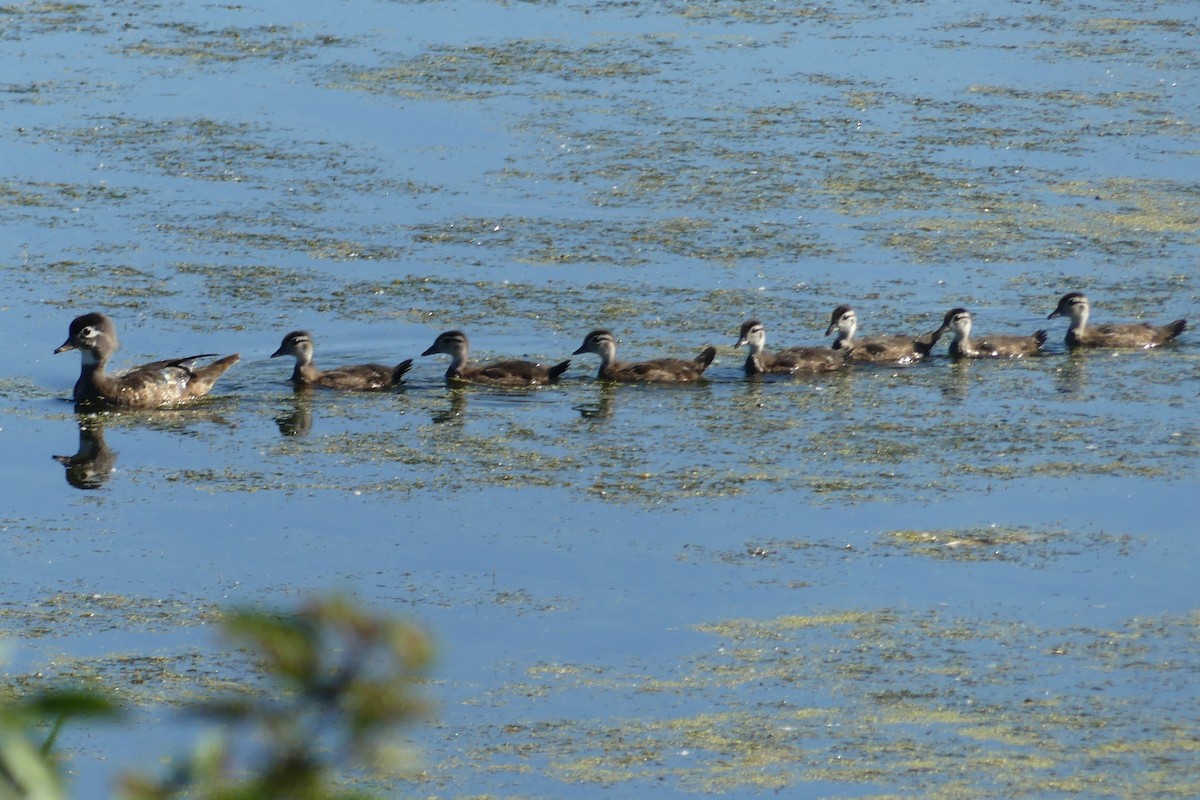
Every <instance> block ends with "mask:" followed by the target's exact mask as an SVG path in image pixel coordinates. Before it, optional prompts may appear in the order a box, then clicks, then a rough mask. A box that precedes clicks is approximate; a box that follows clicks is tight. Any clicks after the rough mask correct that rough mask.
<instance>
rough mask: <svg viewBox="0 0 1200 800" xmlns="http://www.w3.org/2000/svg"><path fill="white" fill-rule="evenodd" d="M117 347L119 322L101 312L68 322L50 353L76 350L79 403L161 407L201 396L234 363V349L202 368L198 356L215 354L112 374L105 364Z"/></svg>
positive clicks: (121, 406) (75, 393)
mask: <svg viewBox="0 0 1200 800" xmlns="http://www.w3.org/2000/svg"><path fill="white" fill-rule="evenodd" d="M119 347H120V343H119V342H118V341H117V327H116V325H114V324H113V321H112V320H111V319H109V318H108V317H106V316H105V315H104V314H100V313H91V314H84V315H83V316H79V317H76V318H75V319H74V320H72V321H71V328H70V332H69V334H68V336H67V340H66V341H65V342H63V343H62V344H61V345H59V346H58V347H57V348H56V349H55V350H54V352H55V353H63V352H66V351H67V350H78V351H79V354H80V356H81V357H82V369H81V371H80V373H79V380H78V381H76V382H75V392H74V396H75V403H76V404H77V405H81V406H86V405H107V406H115V407H118V408H143V409H144V408H162V407H165V406H174V405H179V404H180V403H185V402H187V401H189V400H194V399H196V398H198V397H203V396H204V395H206V394H208V392H209V390H210V389H212V387H213V384H214V383H215V382H216V380H217V378H219V377H221V375H223V374H224V373H225V370H227V369H229V368H230V367H232V366H233V365H234V364H236V363H237V362H238V358H239V356H238V355H236V354H234V355H231V356H225V357H224V358H220V359H217V360H216V361H214V362H213V363H211V364H208V365H206V366H204V367H196V366H195V364H196V361H198V360H199V359H201V358H209V357H211V356H214V355H216V354H215V353H204V354H202V355H196V356H187V357H186V358H172V359H165V360H163V361H154V362H151V363H149V364H142V365H141V366H137V367H133V368H132V369H128V370H126V371H124V372H121V373H117V374H115V375H109V374H108V373H107V372H106V371H105V368H106V366H107V365H108V359H109V357H111V356H112V354H113V353H115V352H116V351H117V349H118V348H119Z"/></svg>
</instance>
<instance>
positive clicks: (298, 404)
mask: <svg viewBox="0 0 1200 800" xmlns="http://www.w3.org/2000/svg"><path fill="white" fill-rule="evenodd" d="M275 424H276V425H278V426H279V432H280V433H281V434H283V435H284V436H307V435H308V434H309V433H310V432H311V431H312V425H313V418H312V388H311V387H308V386H301V385H297V386H296V391H295V392H293V393H292V395H291V396H290V397H289V398H288V399H287V401H285V404H284V406H283V408H281V409H280V410H279V413H277V414H276V415H275Z"/></svg>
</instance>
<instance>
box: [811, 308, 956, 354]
mask: <svg viewBox="0 0 1200 800" xmlns="http://www.w3.org/2000/svg"><path fill="white" fill-rule="evenodd" d="M834 331H837V332H838V334H837V336H835V337H834V339H833V349H834V350H846V351H847V353H848V354H847V357H848V358H849V359H850V360H851V361H870V362H874V363H891V364H911V363H913V362H914V361H920V360H921V359H922V358H925V356H927V355H929V351H930V350H932V349H933V346H934V345H935V344H937V339H938V334H937V333H936V332H934V333H927V334H925V335H924V336H869V337H865V338H862V339H856V338H854V336H855V334H856V333H857V332H858V315H857V314H855V313H854V309H853V308H851V307H850V306H846V305H842V306H838V307H837V308H835V309H834V310H833V314H832V315H831V316H830V320H829V327H828V328H826V329H825V335H826V336H828V335H829V334H831V333H833V332H834Z"/></svg>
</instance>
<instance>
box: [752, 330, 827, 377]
mask: <svg viewBox="0 0 1200 800" xmlns="http://www.w3.org/2000/svg"><path fill="white" fill-rule="evenodd" d="M766 345H767V329H766V326H764V325H763V324H762V323H761V322H759V321H758V320H756V319H752V320H750V321H748V322H746V323H744V324H743V325H742V330H741V332H740V333H739V334H738V340H737V342H736V343H734V345H733V346H734V347H749V348H750V354H749V355H748V356H746V364H745V369H746V374H747V375H758V374H762V373H766V374H773V375H780V374H782V375H787V374H791V375H795V374H798V373H811V372H832V371H833V370H836V369H840V368H841V367H842V366H843V365H844V364H845V363H846V353H845V352H844V351H838V350H833V349H831V348H828V347H789V348H787V349H786V350H775V351H773V352H767V350H766Z"/></svg>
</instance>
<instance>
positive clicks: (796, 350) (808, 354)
mask: <svg viewBox="0 0 1200 800" xmlns="http://www.w3.org/2000/svg"><path fill="white" fill-rule="evenodd" d="M763 361H764V363H763V366H764V368H765V369H766V371H767V372H776V373H787V372H830V371H833V370H835V369H839V368H841V366H842V365H843V364H845V363H846V352H845V351H843V350H834V349H832V348H829V347H789V348H787V349H786V350H777V351H775V352H773V353H767V354H766V357H765V358H764V359H763Z"/></svg>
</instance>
